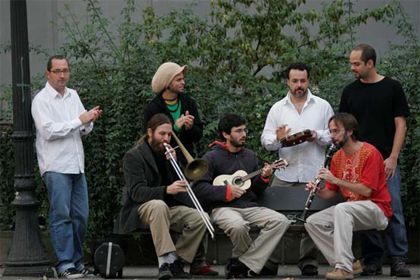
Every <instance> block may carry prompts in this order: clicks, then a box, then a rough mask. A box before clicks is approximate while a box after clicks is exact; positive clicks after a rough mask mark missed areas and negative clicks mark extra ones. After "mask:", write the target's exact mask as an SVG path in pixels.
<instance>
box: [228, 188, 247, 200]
mask: <svg viewBox="0 0 420 280" xmlns="http://www.w3.org/2000/svg"><path fill="white" fill-rule="evenodd" d="M230 191H231V192H232V197H233V198H234V199H235V198H239V197H241V196H242V195H243V194H244V193H245V192H246V190H244V189H243V188H241V187H238V186H235V185H230Z"/></svg>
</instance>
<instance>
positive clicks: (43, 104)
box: [31, 82, 93, 175]
mask: <svg viewBox="0 0 420 280" xmlns="http://www.w3.org/2000/svg"><path fill="white" fill-rule="evenodd" d="M85 111H86V110H85V108H84V107H83V104H82V102H81V101H80V98H79V95H78V94H77V92H76V91H75V90H73V89H69V88H66V89H65V93H64V95H63V96H61V95H60V94H59V93H58V92H57V91H56V90H55V89H54V88H53V87H52V86H51V85H50V84H49V83H48V82H47V84H46V85H45V87H44V88H43V89H42V90H41V91H40V92H39V93H38V94H37V95H36V96H35V98H34V100H33V101H32V109H31V112H32V117H33V119H34V122H35V127H36V141H35V144H36V152H37V157H38V165H39V169H40V171H41V175H42V174H44V173H45V172H46V171H53V172H58V173H65V174H79V173H84V169H85V160H84V152H83V144H82V139H81V136H82V135H85V134H88V133H89V132H90V131H91V130H92V128H93V123H88V124H86V125H82V122H81V121H80V119H79V116H80V114H82V113H83V112H85Z"/></svg>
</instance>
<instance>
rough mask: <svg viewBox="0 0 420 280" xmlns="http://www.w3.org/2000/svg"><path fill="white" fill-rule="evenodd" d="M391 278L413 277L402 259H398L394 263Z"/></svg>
mask: <svg viewBox="0 0 420 280" xmlns="http://www.w3.org/2000/svg"><path fill="white" fill-rule="evenodd" d="M391 276H397V277H411V273H410V270H409V269H408V266H407V265H406V264H405V262H404V261H403V260H401V259H397V260H394V261H393V262H392V265H391Z"/></svg>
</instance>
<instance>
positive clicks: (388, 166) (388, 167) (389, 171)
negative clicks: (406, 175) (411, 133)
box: [384, 157, 398, 179]
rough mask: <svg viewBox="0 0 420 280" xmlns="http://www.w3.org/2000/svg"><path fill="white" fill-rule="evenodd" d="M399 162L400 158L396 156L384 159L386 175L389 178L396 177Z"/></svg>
mask: <svg viewBox="0 0 420 280" xmlns="http://www.w3.org/2000/svg"><path fill="white" fill-rule="evenodd" d="M397 162H398V159H397V158H394V157H389V158H387V159H386V160H384V165H385V176H386V178H387V179H389V178H391V177H394V175H395V170H396V168H397Z"/></svg>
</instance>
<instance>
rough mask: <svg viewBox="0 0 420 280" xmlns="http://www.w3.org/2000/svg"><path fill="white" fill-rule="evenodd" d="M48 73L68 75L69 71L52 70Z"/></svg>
mask: <svg viewBox="0 0 420 280" xmlns="http://www.w3.org/2000/svg"><path fill="white" fill-rule="evenodd" d="M50 72H51V73H54V74H61V73H63V74H68V73H70V70H69V69H53V70H51V71H50Z"/></svg>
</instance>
